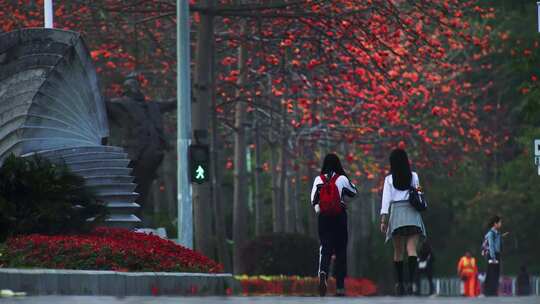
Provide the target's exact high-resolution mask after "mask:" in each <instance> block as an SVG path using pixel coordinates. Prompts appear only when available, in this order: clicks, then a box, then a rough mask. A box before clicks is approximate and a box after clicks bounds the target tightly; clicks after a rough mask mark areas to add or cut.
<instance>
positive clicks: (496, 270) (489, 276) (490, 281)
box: [484, 253, 501, 296]
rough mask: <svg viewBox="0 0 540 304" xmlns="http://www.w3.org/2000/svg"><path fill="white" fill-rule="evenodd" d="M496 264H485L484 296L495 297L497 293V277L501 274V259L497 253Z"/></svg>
mask: <svg viewBox="0 0 540 304" xmlns="http://www.w3.org/2000/svg"><path fill="white" fill-rule="evenodd" d="M496 256H497V261H499V263H498V264H489V263H488V264H487V265H488V266H487V273H486V281H485V282H484V294H485V295H486V296H497V294H498V291H499V276H500V273H501V259H500V255H499V254H498V253H497V254H496Z"/></svg>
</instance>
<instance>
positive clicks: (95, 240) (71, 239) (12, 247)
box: [0, 228, 223, 273]
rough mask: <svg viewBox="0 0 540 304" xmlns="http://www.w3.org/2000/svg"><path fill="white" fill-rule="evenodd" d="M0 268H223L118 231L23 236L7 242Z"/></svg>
mask: <svg viewBox="0 0 540 304" xmlns="http://www.w3.org/2000/svg"><path fill="white" fill-rule="evenodd" d="M1 253H2V254H1V256H0V267H33V268H60V269H93V270H116V271H150V272H161V271H164V272H209V273H217V272H223V266H222V265H221V264H218V263H216V262H215V261H213V260H211V259H209V258H207V257H205V256H203V255H202V254H200V253H198V252H195V251H193V250H190V249H187V248H185V247H182V246H180V245H177V244H175V243H173V242H172V241H168V240H164V239H162V238H160V237H158V236H154V235H146V234H142V233H136V232H131V231H129V230H126V229H118V228H96V229H95V230H94V231H92V232H91V233H90V234H87V235H72V236H48V235H39V234H33V235H27V236H18V237H14V238H10V239H8V240H7V241H6V243H5V247H4V249H3V250H2V252H1Z"/></svg>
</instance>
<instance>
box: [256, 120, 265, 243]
mask: <svg viewBox="0 0 540 304" xmlns="http://www.w3.org/2000/svg"><path fill="white" fill-rule="evenodd" d="M255 119H257V117H255ZM262 170H263V169H262V166H261V140H260V138H259V123H258V122H255V173H254V182H255V201H254V204H255V236H259V235H261V234H262V233H263V226H262V225H263V221H262V220H263V219H262V193H261V173H262Z"/></svg>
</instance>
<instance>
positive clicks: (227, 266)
mask: <svg viewBox="0 0 540 304" xmlns="http://www.w3.org/2000/svg"><path fill="white" fill-rule="evenodd" d="M212 43H214V41H212ZM215 66H216V65H215V57H212V71H213V73H212V108H211V111H212V112H211V113H212V120H211V121H210V122H211V130H210V153H211V154H212V156H211V159H212V161H211V163H210V170H211V173H210V174H211V178H212V211H213V216H214V225H215V226H214V235H215V236H216V247H217V254H218V257H219V261H220V262H221V263H222V264H223V267H224V270H225V271H226V272H232V270H233V269H232V261H231V255H230V253H229V250H228V249H227V229H226V226H225V218H224V216H223V215H224V214H225V212H224V211H223V209H224V208H223V206H222V203H223V202H222V201H221V199H220V198H221V194H222V192H221V181H222V171H221V170H220V169H219V165H220V164H222V163H223V162H222V157H221V153H219V151H220V150H221V151H222V149H220V147H221V144H220V143H219V142H218V138H219V136H218V128H217V126H218V122H217V113H216V83H215V79H216V77H215V71H216V69H215Z"/></svg>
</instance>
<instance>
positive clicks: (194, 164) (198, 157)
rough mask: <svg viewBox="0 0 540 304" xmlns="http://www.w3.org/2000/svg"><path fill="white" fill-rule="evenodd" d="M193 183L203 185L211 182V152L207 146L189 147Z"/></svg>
mask: <svg viewBox="0 0 540 304" xmlns="http://www.w3.org/2000/svg"><path fill="white" fill-rule="evenodd" d="M189 171H190V176H191V182H192V183H197V184H203V183H205V182H207V181H209V180H210V152H209V150H208V146H207V145H190V146H189Z"/></svg>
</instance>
